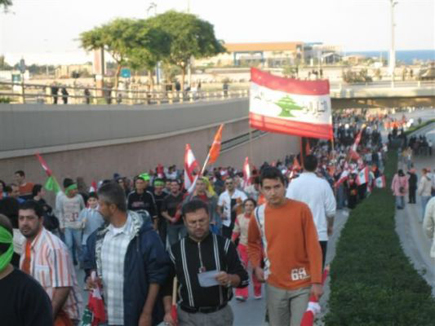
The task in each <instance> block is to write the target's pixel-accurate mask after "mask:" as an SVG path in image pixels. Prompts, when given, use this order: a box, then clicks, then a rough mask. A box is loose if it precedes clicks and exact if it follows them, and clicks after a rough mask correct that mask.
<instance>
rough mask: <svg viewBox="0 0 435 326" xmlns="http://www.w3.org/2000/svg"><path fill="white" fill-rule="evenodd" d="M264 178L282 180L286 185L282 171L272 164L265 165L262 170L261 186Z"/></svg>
mask: <svg viewBox="0 0 435 326" xmlns="http://www.w3.org/2000/svg"><path fill="white" fill-rule="evenodd" d="M264 179H273V180H280V181H281V182H282V184H283V185H284V186H285V179H284V176H283V175H282V173H281V171H280V170H279V169H277V168H276V167H272V166H268V167H265V168H264V169H263V170H262V171H261V186H263V181H264Z"/></svg>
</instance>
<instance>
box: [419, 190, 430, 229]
mask: <svg viewBox="0 0 435 326" xmlns="http://www.w3.org/2000/svg"><path fill="white" fill-rule="evenodd" d="M430 198H431V197H430V196H421V215H420V218H419V220H420V223H423V219H424V214H425V213H426V205H427V202H428V201H429V199H430Z"/></svg>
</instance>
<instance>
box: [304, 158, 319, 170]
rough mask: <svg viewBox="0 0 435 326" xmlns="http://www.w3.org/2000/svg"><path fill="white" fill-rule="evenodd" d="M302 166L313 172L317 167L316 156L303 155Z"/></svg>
mask: <svg viewBox="0 0 435 326" xmlns="http://www.w3.org/2000/svg"><path fill="white" fill-rule="evenodd" d="M304 168H305V170H307V171H308V172H314V171H316V169H317V158H316V157H315V156H314V155H307V156H305V160H304Z"/></svg>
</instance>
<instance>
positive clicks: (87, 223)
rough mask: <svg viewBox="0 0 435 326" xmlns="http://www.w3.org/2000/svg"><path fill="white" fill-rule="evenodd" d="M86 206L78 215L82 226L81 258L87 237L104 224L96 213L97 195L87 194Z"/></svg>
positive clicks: (93, 193) (84, 252)
mask: <svg viewBox="0 0 435 326" xmlns="http://www.w3.org/2000/svg"><path fill="white" fill-rule="evenodd" d="M87 204H88V205H87V206H88V207H87V208H84V209H83V210H82V211H81V212H80V215H79V221H81V223H82V226H83V236H82V252H83V257H86V241H87V240H88V237H89V236H90V235H91V234H92V233H93V232H94V231H95V230H96V229H98V228H99V227H100V226H101V225H103V223H104V220H103V217H102V216H101V214H100V213H99V212H98V195H97V193H95V192H91V193H89V198H88V201H87Z"/></svg>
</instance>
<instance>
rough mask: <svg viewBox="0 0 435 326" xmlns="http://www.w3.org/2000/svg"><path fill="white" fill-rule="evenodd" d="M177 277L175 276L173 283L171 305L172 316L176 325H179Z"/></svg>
mask: <svg viewBox="0 0 435 326" xmlns="http://www.w3.org/2000/svg"><path fill="white" fill-rule="evenodd" d="M177 283H178V282H177V277H174V281H173V284H172V307H171V317H172V320H173V321H174V323H175V325H176V326H177V325H178V312H177Z"/></svg>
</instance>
